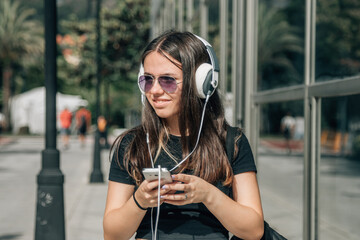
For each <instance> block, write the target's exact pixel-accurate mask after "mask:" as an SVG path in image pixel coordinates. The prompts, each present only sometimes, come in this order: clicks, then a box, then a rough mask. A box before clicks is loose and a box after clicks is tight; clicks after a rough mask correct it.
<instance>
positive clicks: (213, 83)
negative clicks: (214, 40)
mask: <svg viewBox="0 0 360 240" xmlns="http://www.w3.org/2000/svg"><path fill="white" fill-rule="evenodd" d="M195 36H196V37H197V38H198V39H199V40H200V41H201V42H202V43H203V44H204V45H205V47H206V51H207V52H208V54H209V57H210V61H211V64H208V63H203V64H201V65H200V66H199V67H198V68H197V69H196V73H195V80H196V89H197V95H198V96H199V97H200V98H206V96H207V95H209V96H211V95H212V94H213V93H214V92H215V89H216V88H217V86H218V83H219V72H220V67H219V62H218V59H217V57H216V54H215V51H214V49H213V48H212V46H211V45H210V43H208V42H207V41H206V40H205V39H203V38H201V37H199V36H197V35H195Z"/></svg>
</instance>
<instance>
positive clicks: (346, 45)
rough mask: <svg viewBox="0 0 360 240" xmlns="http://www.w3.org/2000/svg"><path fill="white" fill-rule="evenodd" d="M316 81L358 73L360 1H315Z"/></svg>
mask: <svg viewBox="0 0 360 240" xmlns="http://www.w3.org/2000/svg"><path fill="white" fill-rule="evenodd" d="M316 10H317V13H316V19H317V21H316V80H317V81H326V80H331V79H341V78H346V77H350V76H355V75H358V74H359V73H360V44H359V35H360V1H329V0H318V1H317V6H316Z"/></svg>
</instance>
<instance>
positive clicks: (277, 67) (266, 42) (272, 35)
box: [258, 0, 305, 90]
mask: <svg viewBox="0 0 360 240" xmlns="http://www.w3.org/2000/svg"><path fill="white" fill-rule="evenodd" d="M304 9H305V1H304V0H293V1H275V0H272V1H269V0H266V1H265V0H260V1H259V12H258V16H259V25H258V89H259V90H267V89H271V88H276V87H285V86H292V85H297V84H302V83H303V82H304V23H305V21H304V16H305V10H304Z"/></svg>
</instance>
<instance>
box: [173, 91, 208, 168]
mask: <svg viewBox="0 0 360 240" xmlns="http://www.w3.org/2000/svg"><path fill="white" fill-rule="evenodd" d="M209 98H210V94H208V95H206V100H205V104H204V108H203V112H202V115H201V122H200V128H199V133H198V136H197V140H196V144H195V147H194V148H193V150H192V151H191V152H190V153H189V154H188V155H187V156H186V157H185V158H184V159H183V160H181V162H179V163H178V164H177V165H176V166H175V167H173V168H172V169H170V172H172V171H174V170H175V169H176V168H177V167H179V166H180V165H181V164H182V163H183V162H185V161H186V160H187V159H188V158H189V157H190V156H191V154H193V152H194V151H195V149H196V148H197V146H198V143H199V139H200V135H201V130H202V126H203V123H204V116H205V110H206V105H207V103H208V101H209Z"/></svg>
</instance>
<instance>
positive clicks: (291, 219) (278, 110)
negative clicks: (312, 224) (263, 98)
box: [257, 101, 304, 240]
mask: <svg viewBox="0 0 360 240" xmlns="http://www.w3.org/2000/svg"><path fill="white" fill-rule="evenodd" d="M260 125H261V127H260V128H261V130H260V146H259V148H258V163H257V165H258V171H259V174H258V179H259V186H260V191H261V197H262V202H263V209H264V214H265V219H266V220H268V221H269V223H270V224H271V225H273V226H274V227H276V229H278V230H279V231H280V232H281V233H282V234H284V236H286V237H288V239H299V240H300V239H303V238H302V219H303V213H302V209H303V173H304V170H303V166H304V164H303V136H304V118H303V103H302V101H292V102H284V103H272V104H264V105H262V106H261V124H260ZM285 125H288V126H290V129H289V133H288V135H287V134H285V131H284V130H285ZM285 136H287V137H286V138H285Z"/></svg>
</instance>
